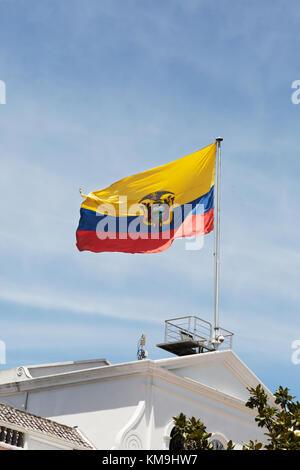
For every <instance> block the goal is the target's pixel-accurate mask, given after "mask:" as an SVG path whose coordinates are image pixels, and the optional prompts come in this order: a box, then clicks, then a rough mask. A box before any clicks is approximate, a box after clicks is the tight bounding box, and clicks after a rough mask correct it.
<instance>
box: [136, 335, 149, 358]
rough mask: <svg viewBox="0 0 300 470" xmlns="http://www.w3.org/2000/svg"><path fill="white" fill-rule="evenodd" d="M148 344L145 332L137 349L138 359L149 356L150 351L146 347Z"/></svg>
mask: <svg viewBox="0 0 300 470" xmlns="http://www.w3.org/2000/svg"><path fill="white" fill-rule="evenodd" d="M145 346H146V334H145V333H143V334H142V336H141V337H140V339H139V341H138V349H137V358H138V361H142V360H143V359H146V358H147V357H148V351H146V350H145V349H144V348H145Z"/></svg>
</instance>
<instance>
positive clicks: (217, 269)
mask: <svg viewBox="0 0 300 470" xmlns="http://www.w3.org/2000/svg"><path fill="white" fill-rule="evenodd" d="M222 140H223V138H222V137H217V138H216V142H217V162H216V163H217V165H216V166H217V193H215V211H216V213H215V253H214V255H215V319H214V320H215V322H214V323H215V325H214V330H215V334H214V338H215V340H217V338H218V336H219V278H220V189H221V184H220V183H221V142H222Z"/></svg>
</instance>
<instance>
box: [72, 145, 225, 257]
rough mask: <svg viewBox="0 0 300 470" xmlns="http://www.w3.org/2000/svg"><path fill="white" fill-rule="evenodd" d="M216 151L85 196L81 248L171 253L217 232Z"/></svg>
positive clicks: (79, 232)
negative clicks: (186, 240)
mask: <svg viewBox="0 0 300 470" xmlns="http://www.w3.org/2000/svg"><path fill="white" fill-rule="evenodd" d="M216 149H217V144H216V143H213V144H211V145H209V146H208V147H205V148H203V149H202V150H198V151H197V152H195V153H192V154H191V155H188V156H186V157H183V158H180V159H179V160H175V161H173V162H171V163H168V164H166V165H163V166H159V167H157V168H154V169H152V170H147V171H144V172H143V173H139V174H137V175H134V176H129V177H127V178H124V179H122V180H120V181H117V182H116V183H114V184H112V185H111V186H109V187H108V188H106V189H102V190H100V191H93V192H91V193H89V194H88V195H87V196H84V195H82V196H83V197H84V198H85V201H84V202H83V204H82V205H81V209H80V221H79V226H78V229H77V232H76V238H77V248H78V249H79V250H80V251H84V250H88V251H93V252H96V253H98V252H103V251H118V252H125V253H155V252H161V251H164V250H166V249H167V248H169V246H170V245H171V244H172V242H173V241H174V239H175V238H182V237H191V236H194V235H204V234H206V233H209V232H211V231H212V230H213V226H214V208H213V207H214V205H213V204H214V180H215V159H216Z"/></svg>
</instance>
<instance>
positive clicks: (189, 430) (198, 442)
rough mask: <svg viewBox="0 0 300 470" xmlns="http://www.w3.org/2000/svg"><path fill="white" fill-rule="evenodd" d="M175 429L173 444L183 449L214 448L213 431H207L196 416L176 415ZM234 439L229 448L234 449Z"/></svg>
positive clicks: (174, 419) (229, 443)
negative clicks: (212, 442)
mask: <svg viewBox="0 0 300 470" xmlns="http://www.w3.org/2000/svg"><path fill="white" fill-rule="evenodd" d="M173 421H174V425H175V427H174V430H173V433H172V440H173V445H174V447H175V448H177V449H183V450H214V447H213V445H212V444H211V442H210V438H211V433H209V432H207V431H206V426H205V425H204V424H203V423H202V421H200V420H199V419H196V418H194V417H192V418H189V419H187V417H186V416H185V415H184V414H183V413H180V415H178V416H174V418H173ZM233 449H234V445H233V443H232V441H229V442H228V444H227V450H233Z"/></svg>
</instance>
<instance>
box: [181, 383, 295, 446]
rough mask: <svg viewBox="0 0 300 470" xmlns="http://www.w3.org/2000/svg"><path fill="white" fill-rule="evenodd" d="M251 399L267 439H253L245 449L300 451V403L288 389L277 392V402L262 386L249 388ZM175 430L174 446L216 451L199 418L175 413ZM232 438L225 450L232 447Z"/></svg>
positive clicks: (251, 406) (256, 419)
mask: <svg viewBox="0 0 300 470" xmlns="http://www.w3.org/2000/svg"><path fill="white" fill-rule="evenodd" d="M248 390H249V392H250V398H249V400H248V401H247V403H246V406H247V407H248V408H250V409H252V410H254V409H256V410H257V413H258V414H257V416H256V417H255V421H256V422H257V424H258V426H259V427H260V428H263V429H264V430H266V432H265V435H266V436H267V442H265V443H261V442H258V441H256V440H255V441H252V440H251V441H250V442H249V443H246V444H244V446H243V450H261V449H264V450H300V402H299V401H295V397H293V396H292V395H290V394H289V389H288V388H283V387H281V386H280V387H279V388H278V390H276V392H275V393H274V405H272V406H271V405H270V404H269V402H268V399H269V397H268V395H267V394H266V392H265V390H264V389H263V387H262V386H261V385H258V386H257V387H256V388H248ZM173 420H174V425H175V427H174V429H173V431H172V441H173V445H174V446H175V447H176V448H177V449H184V450H213V445H212V444H211V442H210V438H211V433H208V432H207V430H206V426H205V425H204V424H203V423H202V421H200V420H199V419H195V418H194V417H192V418H189V419H187V418H186V416H185V415H184V414H183V413H180V415H178V416H175V417H174V418H173ZM233 449H234V445H233V443H232V441H229V442H228V443H227V449H226V450H233Z"/></svg>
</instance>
